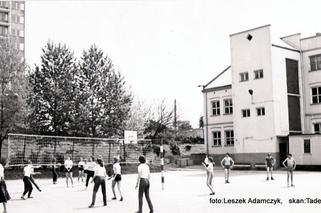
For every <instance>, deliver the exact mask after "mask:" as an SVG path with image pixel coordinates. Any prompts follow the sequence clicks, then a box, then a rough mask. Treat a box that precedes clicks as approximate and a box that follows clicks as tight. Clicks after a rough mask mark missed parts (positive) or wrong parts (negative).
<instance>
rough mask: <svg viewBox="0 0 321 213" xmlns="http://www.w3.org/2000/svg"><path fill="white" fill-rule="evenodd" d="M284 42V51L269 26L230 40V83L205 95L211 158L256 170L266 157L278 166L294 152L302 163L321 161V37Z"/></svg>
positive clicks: (292, 39)
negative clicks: (320, 152)
mask: <svg viewBox="0 0 321 213" xmlns="http://www.w3.org/2000/svg"><path fill="white" fill-rule="evenodd" d="M281 39H282V41H284V42H285V43H284V46H283V45H282V46H280V45H274V44H273V43H272V42H271V34H270V25H265V26H262V27H258V28H255V29H251V30H246V31H243V32H239V33H235V34H232V35H230V46H231V69H230V70H228V71H229V72H231V79H230V84H228V85H226V86H219V87H215V86H214V87H210V88H205V89H204V90H203V93H204V100H205V101H204V102H205V103H204V105H207V107H204V108H205V113H204V114H205V115H204V116H206V115H207V116H206V118H207V119H205V129H206V130H205V132H206V137H205V141H206V144H207V147H208V150H209V154H212V155H214V156H215V155H217V156H220V155H222V154H224V153H226V152H229V153H231V154H233V156H234V158H235V160H236V162H238V163H251V164H252V165H254V164H261V163H264V160H265V156H266V155H267V153H271V154H272V155H273V156H274V157H275V158H276V159H277V162H278V164H279V163H280V161H281V160H283V159H284V158H286V155H287V153H289V152H290V153H293V155H294V157H295V158H297V159H298V162H299V163H300V164H304V165H305V164H311V165H312V164H314V163H315V164H317V163H318V162H319V160H317V161H313V160H312V161H311V160H310V161H308V160H307V159H308V158H309V159H310V158H311V159H317V158H318V159H320V162H321V156H318V155H317V153H316V154H315V156H314V155H313V150H314V149H321V137H320V143H319V144H320V145H319V147H318V146H316V145H317V144H318V143H315V141H316V139H315V138H316V137H317V138H318V137H319V136H318V135H316V136H315V134H317V133H319V132H320V127H321V126H320V123H321V120H320V119H321V104H320V103H321V46H320V44H321V42H320V41H321V40H320V39H321V35H319V34H317V35H316V36H314V37H310V38H303V39H301V38H300V35H299V34H295V35H291V36H287V37H283V38H281ZM319 54H320V56H319ZM319 66H320V68H319ZM319 69H320V72H318V70H319ZM319 92H320V93H319ZM310 137H311V138H310ZM309 140H310V143H309V142H308V141H309ZM312 145H313V147H312ZM308 146H309V147H310V151H311V152H310V153H305V151H307V148H304V147H308ZM304 149H305V150H304ZM307 154H308V156H306V155H307ZM220 157H221V156H220Z"/></svg>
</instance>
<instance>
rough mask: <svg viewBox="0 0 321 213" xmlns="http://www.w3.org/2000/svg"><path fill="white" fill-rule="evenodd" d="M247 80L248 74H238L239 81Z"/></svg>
mask: <svg viewBox="0 0 321 213" xmlns="http://www.w3.org/2000/svg"><path fill="white" fill-rule="evenodd" d="M248 80H249V73H248V72H242V73H240V81H241V82H243V81H248Z"/></svg>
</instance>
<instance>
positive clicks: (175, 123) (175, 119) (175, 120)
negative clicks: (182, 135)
mask: <svg viewBox="0 0 321 213" xmlns="http://www.w3.org/2000/svg"><path fill="white" fill-rule="evenodd" d="M176 110H177V109H176V99H175V100H174V129H175V131H177V117H176V116H177V114H176Z"/></svg>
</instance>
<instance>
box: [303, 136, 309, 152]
mask: <svg viewBox="0 0 321 213" xmlns="http://www.w3.org/2000/svg"><path fill="white" fill-rule="evenodd" d="M304 153H311V142H310V139H304Z"/></svg>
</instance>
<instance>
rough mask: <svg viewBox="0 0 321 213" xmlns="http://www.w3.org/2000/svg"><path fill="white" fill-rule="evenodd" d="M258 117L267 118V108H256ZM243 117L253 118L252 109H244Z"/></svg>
mask: <svg viewBox="0 0 321 213" xmlns="http://www.w3.org/2000/svg"><path fill="white" fill-rule="evenodd" d="M256 115H257V116H265V108H264V107H257V108H256ZM242 117H243V118H246V117H251V110H250V109H242Z"/></svg>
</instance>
